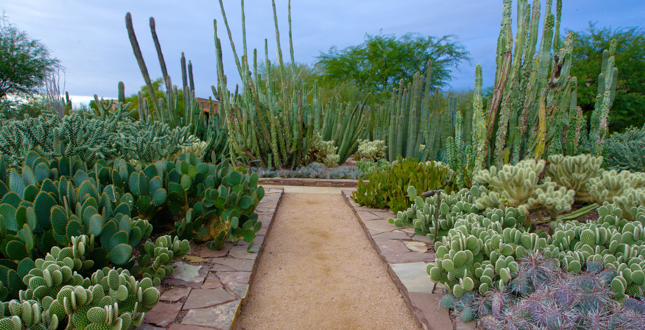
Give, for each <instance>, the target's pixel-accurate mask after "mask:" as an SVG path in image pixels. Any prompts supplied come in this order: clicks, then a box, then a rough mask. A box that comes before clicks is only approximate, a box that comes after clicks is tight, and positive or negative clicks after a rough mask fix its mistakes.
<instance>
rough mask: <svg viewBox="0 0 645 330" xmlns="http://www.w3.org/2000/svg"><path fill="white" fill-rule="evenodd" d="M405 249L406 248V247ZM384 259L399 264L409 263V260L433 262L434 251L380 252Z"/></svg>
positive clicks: (389, 262)
mask: <svg viewBox="0 0 645 330" xmlns="http://www.w3.org/2000/svg"><path fill="white" fill-rule="evenodd" d="M406 249H407V248H406ZM381 255H382V256H383V257H384V258H385V261H386V262H387V263H388V264H390V265H392V264H401V263H410V262H426V263H427V262H433V261H434V253H419V252H410V251H409V250H408V252H407V253H389V254H381Z"/></svg>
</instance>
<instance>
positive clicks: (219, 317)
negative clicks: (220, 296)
mask: <svg viewBox="0 0 645 330" xmlns="http://www.w3.org/2000/svg"><path fill="white" fill-rule="evenodd" d="M239 307H240V300H235V301H232V302H229V303H226V304H223V305H218V306H214V307H209V308H202V309H191V310H189V311H188V313H187V314H186V316H185V317H184V319H183V320H182V321H181V323H182V324H188V325H200V326H207V327H208V326H210V327H217V328H220V329H230V328H231V325H233V320H234V319H235V315H236V314H237V312H238V309H239Z"/></svg>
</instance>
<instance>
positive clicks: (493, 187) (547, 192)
mask: <svg viewBox="0 0 645 330" xmlns="http://www.w3.org/2000/svg"><path fill="white" fill-rule="evenodd" d="M544 166H545V161H543V160H539V161H535V160H532V159H527V160H523V161H521V162H519V163H518V164H517V165H504V166H503V167H502V168H500V169H497V167H496V166H491V167H490V169H488V170H482V171H480V172H479V173H477V174H475V177H474V181H476V182H478V183H479V184H482V185H485V187H486V188H485V189H482V190H481V191H480V196H479V198H478V199H477V208H479V209H487V210H491V209H495V208H499V209H504V208H506V207H515V208H517V209H518V210H519V211H520V212H521V213H522V214H524V215H529V214H530V213H533V214H535V215H536V216H537V217H538V218H539V219H541V214H540V212H541V211H543V210H544V211H546V212H548V213H549V215H550V217H551V220H555V218H556V217H557V215H558V214H561V213H565V212H568V211H570V210H571V205H572V204H573V197H574V195H575V193H576V192H575V190H572V189H567V188H565V187H559V186H558V184H557V183H555V182H553V181H551V178H550V177H548V176H547V177H545V178H544V179H542V172H543V170H544Z"/></svg>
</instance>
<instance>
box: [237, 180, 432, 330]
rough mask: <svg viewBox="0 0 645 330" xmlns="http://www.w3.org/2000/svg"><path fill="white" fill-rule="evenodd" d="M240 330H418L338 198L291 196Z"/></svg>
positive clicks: (275, 227)
mask: <svg viewBox="0 0 645 330" xmlns="http://www.w3.org/2000/svg"><path fill="white" fill-rule="evenodd" d="M274 221H275V222H274V223H273V228H272V229H271V232H270V235H269V236H268V237H267V240H268V241H267V242H266V245H265V250H264V252H263V253H262V256H261V259H260V260H259V264H258V268H257V272H258V273H257V275H256V276H255V279H254V282H253V284H252V286H251V290H250V293H249V296H248V298H247V301H246V303H245V304H244V305H242V311H241V315H240V316H239V318H238V320H237V321H236V325H235V329H237V330H243V329H245V330H251V329H253V330H255V329H401V330H403V329H419V327H418V326H417V323H416V321H415V319H414V316H413V314H412V312H411V311H410V310H409V309H408V307H407V306H406V305H405V302H404V301H403V298H402V297H401V295H400V294H399V292H398V291H397V289H396V286H395V285H394V283H392V280H391V279H390V277H389V276H388V274H387V270H386V266H385V264H384V263H383V262H382V261H381V260H380V259H379V257H378V255H377V253H376V252H375V251H374V248H373V247H372V246H371V245H370V243H369V241H368V240H367V238H366V237H365V234H364V233H363V230H362V229H361V227H360V225H359V223H358V220H357V219H356V217H355V215H354V214H353V212H352V210H351V209H350V208H349V206H347V204H345V201H344V200H343V197H342V195H339V194H333V195H332V194H289V193H285V195H284V196H283V199H282V202H281V204H280V207H279V208H278V211H277V214H276V218H275V220H274Z"/></svg>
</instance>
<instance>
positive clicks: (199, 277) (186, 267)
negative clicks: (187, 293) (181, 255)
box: [166, 261, 208, 288]
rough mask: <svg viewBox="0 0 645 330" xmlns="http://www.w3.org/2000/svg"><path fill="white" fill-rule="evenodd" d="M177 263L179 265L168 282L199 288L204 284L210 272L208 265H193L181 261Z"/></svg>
mask: <svg viewBox="0 0 645 330" xmlns="http://www.w3.org/2000/svg"><path fill="white" fill-rule="evenodd" d="M175 265H176V266H177V267H176V268H175V271H174V272H173V273H172V275H170V278H169V279H168V281H167V282H166V283H168V284H173V285H185V286H189V287H191V288H199V287H200V286H202V283H203V282H204V279H205V278H206V275H207V274H208V267H205V266H193V265H190V264H187V263H185V262H181V261H177V262H176V263H175Z"/></svg>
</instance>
